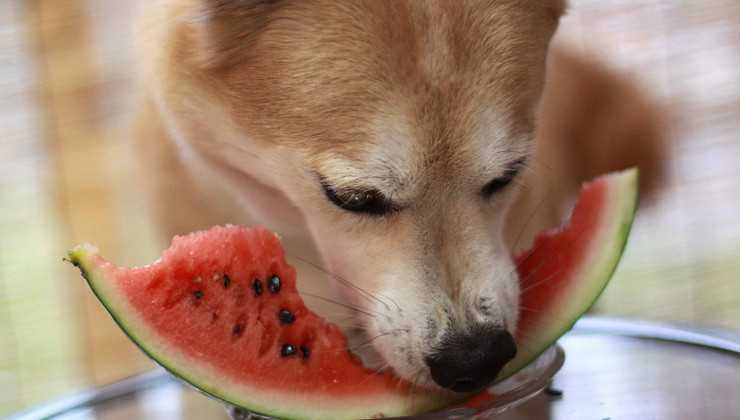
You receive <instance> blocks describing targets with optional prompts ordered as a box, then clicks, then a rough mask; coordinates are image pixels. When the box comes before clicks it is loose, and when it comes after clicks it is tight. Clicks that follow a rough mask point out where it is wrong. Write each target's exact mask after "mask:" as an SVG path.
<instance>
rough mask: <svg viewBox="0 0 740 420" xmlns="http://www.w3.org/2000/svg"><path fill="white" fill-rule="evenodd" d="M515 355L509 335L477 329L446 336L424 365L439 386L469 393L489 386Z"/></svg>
mask: <svg viewBox="0 0 740 420" xmlns="http://www.w3.org/2000/svg"><path fill="white" fill-rule="evenodd" d="M515 355H516V345H515V343H514V338H513V337H512V336H511V334H509V333H508V332H507V331H505V330H502V329H495V328H485V327H479V328H475V329H473V330H472V331H467V332H457V333H453V334H448V335H447V336H446V337H445V338H444V339H443V340H442V347H441V348H440V349H439V351H438V352H437V353H435V354H432V355H431V356H429V357H428V358H427V359H426V363H427V365H428V366H429V370H430V372H431V375H432V379H433V380H434V381H435V382H436V383H437V384H438V385H439V386H441V387H443V388H448V389H451V390H453V391H457V392H470V391H475V390H477V389H480V388H482V387H484V386H486V385H488V384H489V383H491V381H493V380H494V379H495V378H496V376H497V375H498V373H499V372H500V371H501V369H502V368H503V367H504V365H506V363H507V362H509V361H510V360H511V359H513V358H514V356H515Z"/></svg>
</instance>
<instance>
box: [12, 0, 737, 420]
mask: <svg viewBox="0 0 740 420" xmlns="http://www.w3.org/2000/svg"><path fill="white" fill-rule="evenodd" d="M133 3H134V2H121V1H117V2H116V1H109V0H87V1H82V0H54V1H43V0H25V1H15V2H14V1H2V2H0V331H2V334H0V391H1V392H0V416H3V415H5V414H7V413H10V412H12V411H14V410H17V409H19V408H22V407H28V406H30V405H33V404H37V403H39V402H42V401H45V400H47V399H50V398H53V397H56V396H60V395H62V394H65V393H68V392H71V391H75V390H81V389H84V388H86V387H89V386H92V385H97V384H102V383H108V382H111V381H114V380H117V379H120V378H122V377H124V376H128V375H130V374H132V373H135V372H138V371H142V370H144V369H149V368H151V367H152V364H151V363H150V362H149V361H148V360H146V359H145V358H144V357H142V356H141V355H140V354H139V352H138V350H136V348H135V347H134V346H133V345H132V344H130V343H129V342H128V340H127V339H126V338H125V337H124V336H123V334H122V333H120V332H119V330H118V328H116V327H115V326H114V324H113V322H112V321H111V320H110V319H109V317H108V316H107V315H106V314H105V313H104V311H103V310H102V309H101V308H100V307H99V305H98V304H97V303H96V302H94V301H93V300H92V297H91V294H90V293H89V292H88V290H86V288H85V287H84V285H83V283H82V282H81V281H80V279H79V278H78V275H77V273H76V272H75V271H74V270H72V269H71V268H70V267H68V266H66V265H65V264H63V263H62V261H61V258H62V256H63V255H64V253H65V250H66V249H67V248H69V247H70V246H71V245H73V244H76V243H79V242H83V241H90V242H95V243H96V244H98V245H99V246H100V248H101V249H102V250H103V251H104V252H105V254H106V255H108V256H110V258H112V259H114V260H116V261H119V262H121V263H125V264H141V263H145V262H148V261H150V260H151V259H153V258H155V257H156V256H157V255H158V253H159V251H160V250H161V248H162V246H163V245H164V243H165V242H164V238H161V237H160V236H159V235H158V234H157V231H156V229H155V224H154V222H153V220H152V217H151V215H150V214H149V212H148V208H147V206H146V203H145V202H143V200H142V199H141V189H142V185H141V184H140V181H137V177H136V162H135V161H133V159H132V157H131V156H132V154H131V153H130V150H129V147H130V144H129V143H128V142H127V134H128V131H127V130H128V123H129V118H130V117H131V115H132V112H133V108H134V104H135V90H134V89H132V77H133V68H132V52H131V48H132V45H131V39H132V36H133V33H132V30H131V27H130V23H131V20H132V19H133V7H134V6H133ZM561 36H562V38H561V40H562V42H566V43H569V44H570V45H572V46H575V48H578V49H581V50H582V51H587V52H589V53H591V54H593V55H594V56H595V57H597V58H598V59H599V60H603V61H605V62H607V63H609V64H610V65H611V66H613V67H614V68H615V69H617V70H619V71H622V72H624V73H625V74H626V75H628V76H630V77H632V78H634V79H635V81H636V83H639V84H640V85H641V86H643V88H644V90H645V91H646V92H647V93H649V94H651V95H654V96H655V97H656V100H657V102H658V103H659V105H660V107H661V109H662V110H663V112H664V113H665V114H664V115H665V116H666V117H667V119H668V122H669V123H668V124H667V128H666V130H667V133H666V134H667V137H668V139H669V147H670V149H671V150H670V151H671V153H670V155H671V160H670V162H669V164H668V174H667V177H666V179H665V180H664V182H663V183H661V184H660V185H659V186H658V188H657V190H656V191H655V193H654V194H653V195H652V198H651V200H650V201H649V202H647V203H645V205H644V206H643V208H642V209H641V211H640V214H639V216H638V219H637V221H636V225H635V229H634V236H633V238H632V240H631V241H630V244H629V248H628V250H627V254H626V256H625V259H624V261H623V262H622V264H621V266H620V268H619V271H618V272H617V274H616V277H615V279H614V281H613V283H612V285H611V286H610V287H609V289H608V291H607V293H606V294H605V295H604V297H603V299H602V300H601V302H600V304H599V305H598V307H597V311H598V312H602V313H609V314H614V315H622V316H630V317H645V318H652V319H665V320H676V321H688V322H696V323H700V324H707V325H716V326H724V327H730V328H735V329H740V164H738V157H740V135H738V133H740V118H738V115H740V72H738V71H737V68H738V64H740V2H737V1H736V0H711V1H703V2H675V1H669V0H661V1H658V0H656V1H651V2H635V1H628V0H620V1H611V2H603V1H598V0H577V1H574V2H573V5H572V7H571V12H570V14H569V16H567V17H566V18H565V20H564V22H563V33H562V34H561Z"/></svg>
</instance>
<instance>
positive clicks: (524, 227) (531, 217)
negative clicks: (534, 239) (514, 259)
mask: <svg viewBox="0 0 740 420" xmlns="http://www.w3.org/2000/svg"><path fill="white" fill-rule="evenodd" d="M545 201H547V198H546V197H545V198H543V199H542V200H540V201H539V203H537V205H536V206H535V208H534V209H533V210H532V212H531V213H530V214H529V215H528V216H527V219H526V220H525V221H524V224H523V225H522V228H521V229H519V233H518V234H517V236H516V240H515V241H514V246H512V249H514V250H515V249H516V248H517V247H518V246H519V242H520V241H521V240H522V237H523V235H524V232H525V231H526V230H527V228H528V227H529V225H530V223H532V222H533V221H534V217H535V216H536V215H537V213H538V212H539V211H540V209H541V208H542V205H543V204H545Z"/></svg>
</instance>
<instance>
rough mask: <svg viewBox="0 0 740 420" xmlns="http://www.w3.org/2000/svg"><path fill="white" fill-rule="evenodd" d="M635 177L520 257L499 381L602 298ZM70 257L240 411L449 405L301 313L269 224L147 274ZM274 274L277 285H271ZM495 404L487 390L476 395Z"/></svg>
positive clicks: (196, 237)
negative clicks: (378, 367) (371, 362)
mask: <svg viewBox="0 0 740 420" xmlns="http://www.w3.org/2000/svg"><path fill="white" fill-rule="evenodd" d="M636 179H637V175H636V172H635V171H627V172H623V173H617V174H612V175H609V176H606V177H602V178H599V179H597V180H596V181H594V182H592V183H591V184H589V185H587V186H586V187H585V188H584V190H583V192H582V193H581V195H580V197H579V200H578V204H577V206H576V208H575V210H574V212H573V215H572V217H571V220H570V222H569V224H568V225H566V226H565V227H563V228H561V229H559V230H556V231H553V232H548V233H544V234H543V235H541V236H540V237H539V238H538V239H537V240H536V242H535V245H534V246H533V248H532V251H530V252H526V253H524V254H523V255H522V256H519V257H518V258H517V259H516V260H517V262H518V267H519V273H520V276H521V281H522V286H521V287H522V297H521V306H522V311H521V315H520V319H521V321H520V328H519V330H518V331H517V341H518V347H519V353H518V355H517V358H516V359H514V360H513V361H512V362H510V363H509V364H508V365H507V367H506V368H505V369H504V371H503V372H502V374H501V375H500V377H499V380H500V379H503V378H505V377H507V376H509V375H511V374H513V373H515V372H516V371H518V370H520V369H521V368H523V367H524V366H526V365H527V364H528V363H529V362H531V361H532V360H533V359H534V358H536V357H537V356H538V355H539V354H541V353H542V352H543V351H544V350H545V349H546V348H547V347H549V346H550V345H551V344H552V343H554V342H555V341H556V340H557V338H559V337H560V336H561V335H562V334H564V333H565V332H567V330H568V329H570V327H571V326H572V324H573V323H574V322H575V321H576V319H577V318H578V317H579V316H580V315H581V314H582V313H583V312H585V311H586V310H587V309H588V308H589V307H590V306H591V305H592V304H593V302H594V301H595V300H596V298H597V297H598V295H599V294H600V292H601V290H603V288H604V287H605V285H606V282H607V281H608V279H609V277H610V276H611V274H612V272H613V271H614V269H615V267H616V264H617V262H618V260H619V256H620V255H621V252H622V249H623V247H624V244H625V243H626V238H627V234H628V232H629V226H630V223H631V220H632V216H633V213H634V208H635V205H636V193H637V187H636ZM70 259H71V261H72V262H73V263H74V264H75V265H77V266H78V267H80V269H81V271H82V273H83V275H84V277H85V278H86V279H87V281H88V283H89V285H90V286H91V288H92V289H93V291H94V292H95V294H96V295H97V296H98V298H99V299H100V300H101V302H102V303H103V305H104V306H105V307H106V309H108V311H109V312H110V313H111V315H112V316H113V318H114V319H115V320H116V322H118V324H119V325H120V326H121V328H122V329H123V330H124V331H125V332H126V333H127V334H128V335H129V336H130V337H131V338H132V340H133V341H134V342H136V343H137V344H138V345H139V346H140V347H141V348H142V350H144V352H146V353H147V354H148V355H149V356H151V357H152V358H153V359H154V360H156V361H157V362H158V363H160V364H161V365H163V366H164V367H165V368H167V369H168V370H170V371H171V372H173V373H174V374H175V375H177V376H179V377H181V378H182V379H184V380H186V381H187V382H189V383H191V384H193V385H195V386H196V387H198V388H199V389H201V390H203V391H204V392H206V393H208V394H211V395H213V396H215V397H218V398H220V399H222V400H224V401H227V402H230V403H232V404H235V405H238V406H241V407H245V408H248V409H250V410H251V411H256V412H260V413H263V414H269V415H273V416H278V417H287V418H322V419H329V418H368V417H377V416H380V415H383V416H400V415H408V414H414V413H419V412H424V411H428V410H431V409H434V408H438V407H440V406H443V405H445V404H446V403H448V402H449V401H450V397H449V395H446V394H445V395H441V394H440V395H438V394H434V393H432V392H428V391H425V392H422V391H418V390H417V391H413V390H411V389H410V387H409V386H408V384H407V383H405V382H403V381H401V380H400V379H398V378H395V377H393V376H391V375H389V374H385V373H376V372H372V371H369V370H367V369H365V368H364V367H363V366H362V365H361V364H360V362H359V361H358V359H356V358H355V357H353V356H352V355H351V354H350V353H349V352H348V351H347V340H346V338H345V337H344V336H343V335H342V333H341V332H340V331H339V329H338V328H337V327H336V326H334V325H333V324H330V323H328V322H326V321H324V320H323V319H321V318H320V317H318V316H317V315H316V314H314V313H312V312H311V311H309V310H308V309H307V308H306V307H305V305H304V304H303V301H302V300H301V298H300V296H299V295H298V292H297V289H296V284H295V271H294V270H293V268H292V267H290V266H289V265H287V263H286V261H285V256H284V254H283V251H282V247H281V245H280V242H279V240H278V238H277V237H276V236H275V235H274V234H272V233H271V232H269V231H267V230H264V229H244V228H240V227H235V226H227V227H215V228H212V229H210V230H208V231H205V232H197V233H193V234H190V235H187V236H183V237H176V238H175V239H174V240H173V243H172V246H171V247H170V249H168V250H167V251H165V253H164V255H163V256H162V258H160V259H159V260H158V261H156V262H155V263H153V264H152V265H149V266H146V267H142V268H133V269H128V268H120V267H116V266H114V265H112V264H111V263H109V262H107V261H105V260H104V259H103V258H102V257H100V256H99V255H98V253H97V250H96V249H95V248H94V247H91V246H89V245H83V246H80V247H77V248H75V249H74V250H72V251H71V252H70ZM273 278H277V279H279V290H278V288H277V287H270V286H271V283H270V281H271V279H273ZM255 280H258V281H259V283H258V284H259V286H260V287H257V288H255ZM275 285H276V280H273V283H272V286H275ZM260 291H261V293H260ZM281 311H282V312H281ZM285 311H287V312H285ZM286 313H287V315H286ZM281 318H282V320H281ZM487 399H488V397H486V395H485V393H483V395H480V396H479V397H478V398H477V400H476V401H477V402H478V403H479V404H480V403H481V402H485V401H486V400H487Z"/></svg>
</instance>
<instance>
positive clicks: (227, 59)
mask: <svg viewBox="0 0 740 420" xmlns="http://www.w3.org/2000/svg"><path fill="white" fill-rule="evenodd" d="M198 3H199V4H198V7H197V8H196V10H195V12H194V15H193V16H192V17H191V22H192V28H193V29H194V31H195V37H196V39H195V43H196V45H195V46H196V48H197V49H198V50H197V54H198V58H199V61H200V62H201V63H202V65H203V66H204V67H207V68H221V67H228V66H230V65H233V64H235V63H238V62H239V60H240V59H241V58H242V57H244V54H246V52H247V51H248V49H249V47H250V45H251V44H252V43H253V42H254V41H255V39H256V38H257V37H258V36H259V35H260V34H261V33H262V31H263V30H264V29H265V28H266V27H267V25H268V24H269V22H270V18H271V16H272V14H273V13H274V12H275V11H276V10H277V9H278V8H279V7H280V6H281V5H282V4H283V3H284V0H198Z"/></svg>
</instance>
